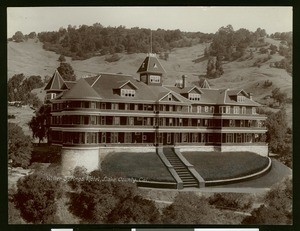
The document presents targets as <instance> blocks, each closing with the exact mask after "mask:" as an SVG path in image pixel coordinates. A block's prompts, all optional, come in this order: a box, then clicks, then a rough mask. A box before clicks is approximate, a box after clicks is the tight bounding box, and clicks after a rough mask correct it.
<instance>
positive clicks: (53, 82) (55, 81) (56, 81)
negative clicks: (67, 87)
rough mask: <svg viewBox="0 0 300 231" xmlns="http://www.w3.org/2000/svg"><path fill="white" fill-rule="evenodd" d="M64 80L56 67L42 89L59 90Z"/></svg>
mask: <svg viewBox="0 0 300 231" xmlns="http://www.w3.org/2000/svg"><path fill="white" fill-rule="evenodd" d="M64 82H65V81H64V80H63V78H62V77H61V75H60V74H59V72H58V70H57V69H56V70H55V71H54V74H53V75H52V77H51V79H50V81H49V82H48V84H47V85H46V87H45V88H44V90H61V88H62V86H63V84H64Z"/></svg>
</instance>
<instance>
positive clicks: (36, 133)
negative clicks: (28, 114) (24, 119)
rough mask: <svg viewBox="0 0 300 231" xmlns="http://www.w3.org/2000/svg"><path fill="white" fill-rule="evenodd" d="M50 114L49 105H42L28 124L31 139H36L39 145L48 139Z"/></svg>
mask: <svg viewBox="0 0 300 231" xmlns="http://www.w3.org/2000/svg"><path fill="white" fill-rule="evenodd" d="M50 112H51V106H50V105H42V106H41V107H40V109H39V110H38V111H37V112H36V115H35V116H34V117H32V119H31V121H30V122H29V123H28V125H29V127H30V129H31V131H32V137H33V138H38V139H39V143H40V142H41V141H43V140H44V138H46V137H48V131H49V126H50V125H49V118H50Z"/></svg>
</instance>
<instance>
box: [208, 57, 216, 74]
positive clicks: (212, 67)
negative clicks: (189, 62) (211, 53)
mask: <svg viewBox="0 0 300 231" xmlns="http://www.w3.org/2000/svg"><path fill="white" fill-rule="evenodd" d="M214 73H215V64H214V59H213V57H210V58H209V59H208V62H207V67H206V75H207V76H208V77H211V76H213V75H214Z"/></svg>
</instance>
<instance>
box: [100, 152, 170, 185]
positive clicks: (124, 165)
mask: <svg viewBox="0 0 300 231" xmlns="http://www.w3.org/2000/svg"><path fill="white" fill-rule="evenodd" d="M101 170H102V171H103V173H104V174H107V175H112V176H115V175H118V176H122V177H128V178H135V179H145V180H148V181H159V182H175V181H174V179H173V177H172V176H171V174H170V173H169V171H168V170H167V168H166V167H165V166H164V164H163V163H162V161H161V160H160V159H159V157H158V155H157V154H156V153H154V152H147V153H125V152H117V153H110V154H108V155H107V156H106V158H105V159H104V161H103V162H102V164H101Z"/></svg>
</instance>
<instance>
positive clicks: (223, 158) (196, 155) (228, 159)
mask: <svg viewBox="0 0 300 231" xmlns="http://www.w3.org/2000/svg"><path fill="white" fill-rule="evenodd" d="M182 154H183V156H184V157H185V158H186V159H187V160H188V161H189V162H190V163H191V164H192V165H194V167H195V170H196V171H197V172H198V173H199V174H200V175H201V176H202V177H203V178H204V180H207V181H209V180H221V179H229V178H233V177H241V176H246V175H249V174H252V173H255V172H258V171H260V170H262V169H263V168H265V167H266V166H267V165H268V158H266V157H263V156H260V155H257V154H255V153H251V152H184V153H182Z"/></svg>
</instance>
